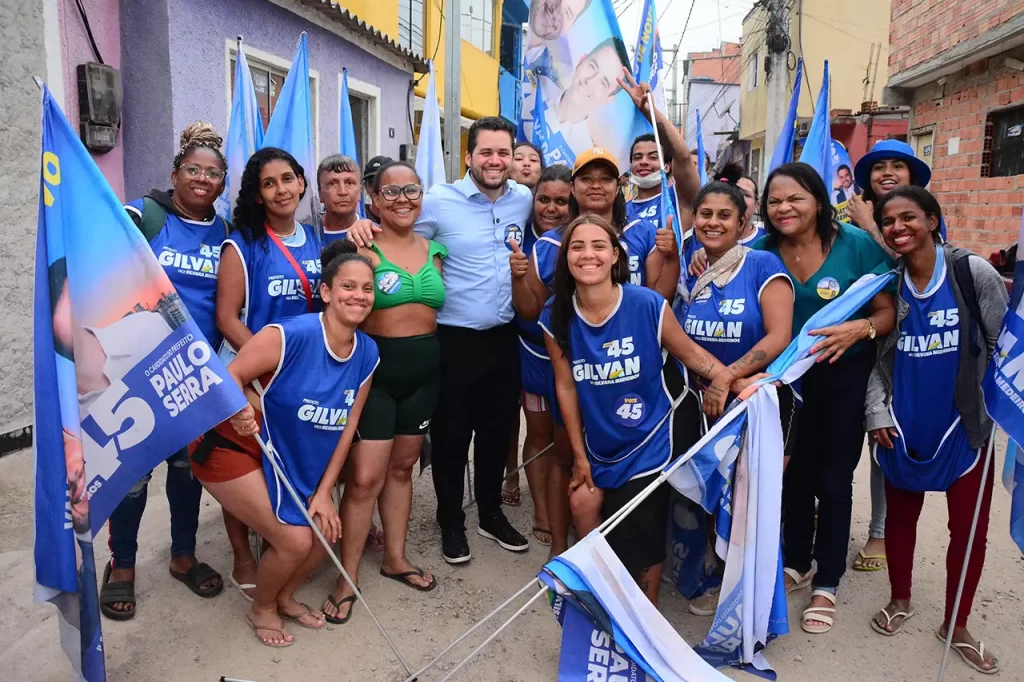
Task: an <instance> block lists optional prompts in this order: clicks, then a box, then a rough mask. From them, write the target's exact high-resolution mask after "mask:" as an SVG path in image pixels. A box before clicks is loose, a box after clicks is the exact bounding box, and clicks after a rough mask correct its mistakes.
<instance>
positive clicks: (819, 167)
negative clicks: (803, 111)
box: [800, 59, 832, 187]
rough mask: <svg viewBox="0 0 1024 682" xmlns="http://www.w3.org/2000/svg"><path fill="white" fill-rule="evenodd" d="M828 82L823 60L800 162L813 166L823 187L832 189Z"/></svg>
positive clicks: (830, 120) (830, 107) (827, 72)
mask: <svg viewBox="0 0 1024 682" xmlns="http://www.w3.org/2000/svg"><path fill="white" fill-rule="evenodd" d="M829 89H830V81H829V71H828V60H827V59H826V60H825V72H824V75H823V76H822V79H821V90H819V91H818V102H817V104H816V105H815V107H814V118H813V119H811V127H810V129H809V130H808V131H807V140H806V141H805V142H804V148H803V150H801V152H800V160H801V161H802V162H804V163H807V164H810V165H811V166H814V170H816V171H818V175H820V176H821V179H822V180H823V181H824V183H825V187H832V119H831V113H830V111H831V109H832V106H831V98H830V96H829Z"/></svg>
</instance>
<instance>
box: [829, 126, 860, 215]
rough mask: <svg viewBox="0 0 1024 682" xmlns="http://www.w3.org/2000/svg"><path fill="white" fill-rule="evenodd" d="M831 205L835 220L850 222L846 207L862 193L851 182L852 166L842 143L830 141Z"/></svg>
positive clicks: (855, 184)
mask: <svg viewBox="0 0 1024 682" xmlns="http://www.w3.org/2000/svg"><path fill="white" fill-rule="evenodd" d="M830 191H831V196H832V205H833V206H835V207H836V219H837V220H840V221H842V222H844V223H845V222H849V221H850V214H849V211H848V210H847V205H848V203H849V201H850V199H852V198H853V197H854V196H860V194H861V192H862V191H863V190H862V189H861V188H860V187H857V183H855V182H854V180H853V164H852V163H850V154H849V152H847V151H846V147H844V146H843V143H842V142H836V141H835V140H832V186H831V189H830Z"/></svg>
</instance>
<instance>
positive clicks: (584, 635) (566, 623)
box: [537, 531, 728, 682]
mask: <svg viewBox="0 0 1024 682" xmlns="http://www.w3.org/2000/svg"><path fill="white" fill-rule="evenodd" d="M537 577H538V578H539V579H540V580H541V582H543V583H544V584H545V585H547V586H548V588H549V589H551V591H552V592H553V593H554V594H555V597H554V603H553V604H552V608H553V609H555V613H556V617H558V618H559V621H560V624H561V625H562V650H561V656H560V660H559V668H558V680H559V682H584V681H588V682H592V681H593V680H608V681H609V682H610V681H612V680H621V681H622V682H626V681H632V680H638V681H646V680H660V681H661V682H725V681H726V680H728V678H727V677H726V676H725V675H723V674H722V673H720V672H718V671H717V670H715V669H714V668H713V667H711V666H710V665H709V664H708V663H706V662H705V661H704V660H702V659H701V657H700V656H698V655H697V653H696V652H695V651H694V650H693V649H692V648H691V647H690V646H689V645H688V644H687V643H686V642H685V641H684V640H683V638H682V637H680V636H679V633H678V632H676V631H675V629H674V628H673V627H672V625H671V624H670V623H669V622H668V621H667V620H666V619H665V617H664V616H663V615H662V614H661V612H659V611H658V609H657V607H655V606H654V605H653V604H651V602H650V600H649V599H648V598H647V596H646V595H645V594H644V593H643V591H642V590H641V589H640V587H639V585H637V584H636V580H634V579H633V577H632V576H631V575H630V574H629V571H628V570H626V567H625V566H623V565H622V562H621V561H620V560H619V558H618V557H617V556H616V555H615V552H614V551H612V548H611V547H610V546H609V545H608V542H607V541H606V540H605V538H604V536H603V535H601V534H600V533H599V532H598V531H594V532H592V533H590V534H589V535H587V537H585V538H583V539H582V540H580V541H579V542H577V543H576V544H575V545H573V547H571V548H570V549H569V550H568V551H567V552H565V553H564V554H562V555H560V556H558V557H556V558H555V559H552V560H551V561H549V562H548V563H547V564H546V565H545V566H544V568H543V569H542V570H541V572H540V574H539V575H538V576H537Z"/></svg>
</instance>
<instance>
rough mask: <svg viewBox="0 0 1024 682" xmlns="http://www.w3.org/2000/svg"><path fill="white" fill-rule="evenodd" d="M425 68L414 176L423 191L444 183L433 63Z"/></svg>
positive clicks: (523, 139)
mask: <svg viewBox="0 0 1024 682" xmlns="http://www.w3.org/2000/svg"><path fill="white" fill-rule="evenodd" d="M427 68H428V69H429V71H430V80H429V81H428V82H427V97H426V99H425V100H424V102H423V119H422V122H421V123H420V139H419V140H417V142H416V174H417V175H419V176H420V182H421V183H422V184H423V189H424V190H428V189H430V188H431V187H433V186H434V185H440V184H444V183H445V182H446V180H445V173H444V153H443V150H442V145H441V108H440V107H439V106H438V104H437V80H436V78H435V77H434V62H433V61H429V62H427ZM522 141H526V138H522Z"/></svg>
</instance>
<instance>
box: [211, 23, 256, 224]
mask: <svg viewBox="0 0 1024 682" xmlns="http://www.w3.org/2000/svg"><path fill="white" fill-rule="evenodd" d="M262 146H263V119H262V117H261V116H260V107H259V103H258V102H257V101H256V88H255V87H254V86H253V84H252V75H250V73H249V62H248V61H247V60H246V58H245V50H244V49H243V48H242V41H241V39H239V41H238V48H237V53H236V55H235V91H234V95H233V96H232V98H231V119H230V120H229V121H228V138H227V142H226V143H225V145H224V159H225V160H226V161H227V162H228V174H227V177H225V178H224V192H223V193H221V195H220V196H219V197H217V202H216V204H214V205H215V206H216V209H217V215H219V216H220V217H221V218H223V219H224V220H226V221H228V222H231V211H232V210H234V206H235V200H236V199H238V189H239V186H240V185H241V182H242V171H244V170H245V164H246V162H247V161H248V160H249V157H250V156H252V155H253V154H255V153H256V150H257V149H259V148H260V147H262Z"/></svg>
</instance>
